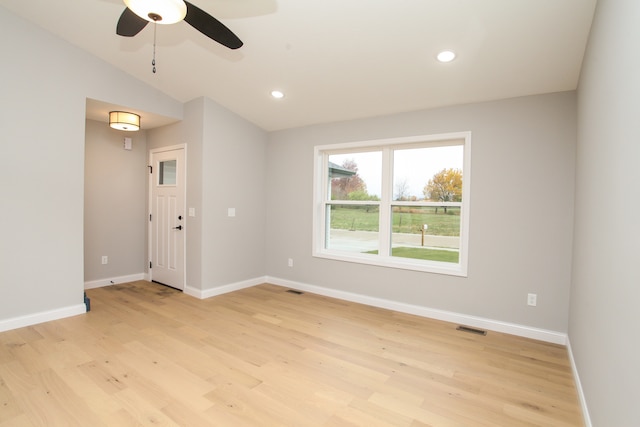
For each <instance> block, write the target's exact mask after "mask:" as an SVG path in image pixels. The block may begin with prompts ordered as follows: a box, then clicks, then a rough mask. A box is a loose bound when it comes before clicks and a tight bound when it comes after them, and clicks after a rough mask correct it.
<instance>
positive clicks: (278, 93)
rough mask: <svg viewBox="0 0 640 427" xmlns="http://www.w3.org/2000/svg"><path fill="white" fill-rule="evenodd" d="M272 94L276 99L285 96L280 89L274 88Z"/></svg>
mask: <svg viewBox="0 0 640 427" xmlns="http://www.w3.org/2000/svg"><path fill="white" fill-rule="evenodd" d="M271 96H273V97H274V98H275V99H281V98H284V93H282V92H280V91H279V90H272V91H271Z"/></svg>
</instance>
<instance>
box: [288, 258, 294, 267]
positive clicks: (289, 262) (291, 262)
mask: <svg viewBox="0 0 640 427" xmlns="http://www.w3.org/2000/svg"><path fill="white" fill-rule="evenodd" d="M287 265H288V266H289V267H293V258H289V259H288V260H287Z"/></svg>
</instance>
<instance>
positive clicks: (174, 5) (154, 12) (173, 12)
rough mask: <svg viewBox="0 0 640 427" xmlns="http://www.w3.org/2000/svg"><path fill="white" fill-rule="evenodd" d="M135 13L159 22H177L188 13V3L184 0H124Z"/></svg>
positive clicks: (150, 20) (148, 19)
mask: <svg viewBox="0 0 640 427" xmlns="http://www.w3.org/2000/svg"><path fill="white" fill-rule="evenodd" d="M124 4H126V5H127V7H128V8H129V9H131V11H133V13H135V14H136V15H138V16H139V17H141V18H142V19H146V20H147V21H149V22H155V23H157V24H175V23H176V22H180V21H182V20H183V19H184V17H185V16H186V15H187V5H186V4H185V2H184V1H182V0H124Z"/></svg>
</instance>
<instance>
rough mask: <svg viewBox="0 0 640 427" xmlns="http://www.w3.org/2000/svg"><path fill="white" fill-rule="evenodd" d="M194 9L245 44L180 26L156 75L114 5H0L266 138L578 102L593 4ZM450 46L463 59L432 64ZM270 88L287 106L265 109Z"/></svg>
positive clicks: (280, 1) (380, 1)
mask: <svg viewBox="0 0 640 427" xmlns="http://www.w3.org/2000/svg"><path fill="white" fill-rule="evenodd" d="M190 1H191V3H193V4H194V5H196V6H198V7H200V8H201V9H203V10H205V11H207V12H208V13H210V14H211V15H213V16H215V17H216V18H218V19H219V20H220V21H222V22H223V23H224V24H225V25H226V26H227V27H229V28H230V29H231V30H232V31H233V32H234V33H235V34H236V35H237V36H238V37H240V39H241V40H242V41H243V42H244V46H243V47H242V48H240V49H238V50H229V49H227V48H225V47H223V46H221V45H219V44H217V43H215V42H213V41H211V40H210V39H208V38H206V37H205V36H203V35H201V34H200V33H198V32H197V31H196V30H195V29H194V28H193V27H191V26H190V25H188V24H187V23H185V22H179V23H177V24H173V25H158V28H157V47H156V61H157V69H158V71H157V73H156V74H153V73H152V70H151V58H152V53H153V25H148V26H147V27H146V28H145V29H144V30H143V31H142V32H141V33H140V34H138V35H137V36H135V37H133V38H125V37H120V36H117V35H116V34H115V27H116V23H117V21H118V18H119V17H120V14H121V13H122V11H123V9H124V7H125V6H124V3H123V2H122V1H121V0H0V5H2V6H5V7H6V8H8V9H9V10H11V11H13V12H14V13H16V14H17V15H20V16H22V17H24V18H25V19H27V20H29V21H32V22H33V23H35V24H37V25H38V26H40V27H43V28H44V29H46V30H48V31H50V32H52V33H53V34H55V35H57V36H59V37H61V38H63V39H65V40H67V41H69V42H70V43H72V44H74V45H76V46H79V47H80V48H82V49H84V50H87V51H89V52H91V53H92V54H94V55H96V56H98V57H100V58H102V59H103V60H105V61H107V62H109V63H111V64H113V65H114V66H115V67H117V68H119V69H122V70H124V71H126V72H127V73H129V74H131V75H133V76H135V77H136V78H138V79H140V80H142V81H144V82H146V83H148V84H149V85H151V86H154V87H156V88H158V89H159V90H161V91H163V92H165V93H166V94H168V95H169V96H171V97H173V98H175V99H177V100H179V101H181V102H187V101H190V100H192V99H194V98H197V97H200V96H205V97H208V98H211V99H213V100H215V101H216V102H218V103H219V104H221V105H223V106H225V107H227V108H228V109H230V110H231V111H234V112H235V113H237V114H239V115H240V116H242V117H244V118H246V119H247V120H249V121H251V122H253V123H255V124H256V125H258V126H260V127H261V128H263V129H265V130H269V131H271V130H278V129H285V128H290V127H297V126H303V125H308V124H316V123H325V122H333V121H341V120H349V119H355V118H362V117H372V116H379V115H386V114H391V113H398V112H404V111H413V110H419V109H425V108H433V107H441V106H446V105H454V104H462V103H471V102H480V101H487V100H495V99H503V98H510V97H515V96H522V95H531V94H539V93H549V92H557V91H565V90H573V89H575V88H576V87H577V83H578V78H579V73H580V66H581V63H582V57H583V53H584V49H585V45H586V41H587V37H588V33H589V29H590V26H591V20H592V17H593V11H594V8H595V3H596V0H321V1H319V0H190ZM445 48H447V49H453V50H455V51H456V53H457V54H458V57H457V58H456V59H455V60H454V61H453V62H451V63H448V64H441V63H438V62H437V61H436V60H435V56H436V54H437V53H438V51H440V50H442V49H445ZM273 89H280V90H282V91H283V92H284V93H285V94H286V96H285V98H284V99H281V100H275V99H273V98H272V97H271V96H270V92H271V90H273ZM95 106H97V107H103V108H105V109H107V108H108V106H104V105H102V106H101V105H100V103H96V104H95ZM103 118H106V115H104V116H100V119H103ZM156 119H157V118H156ZM146 123H147V124H148V126H151V125H152V124H153V125H157V124H158V123H160V124H162V123H163V122H162V120H160V122H154V121H153V120H151V121H149V120H147V121H146Z"/></svg>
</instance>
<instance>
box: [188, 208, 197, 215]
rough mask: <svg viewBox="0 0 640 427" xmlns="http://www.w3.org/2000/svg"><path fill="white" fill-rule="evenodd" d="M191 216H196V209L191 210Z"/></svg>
mask: <svg viewBox="0 0 640 427" xmlns="http://www.w3.org/2000/svg"><path fill="white" fill-rule="evenodd" d="M189 216H196V208H189Z"/></svg>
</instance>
